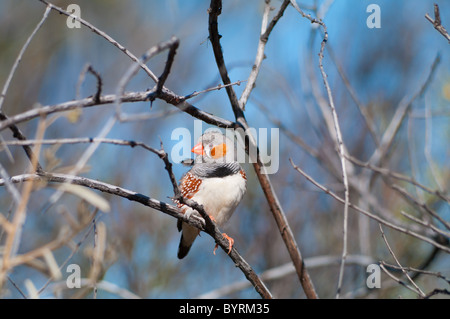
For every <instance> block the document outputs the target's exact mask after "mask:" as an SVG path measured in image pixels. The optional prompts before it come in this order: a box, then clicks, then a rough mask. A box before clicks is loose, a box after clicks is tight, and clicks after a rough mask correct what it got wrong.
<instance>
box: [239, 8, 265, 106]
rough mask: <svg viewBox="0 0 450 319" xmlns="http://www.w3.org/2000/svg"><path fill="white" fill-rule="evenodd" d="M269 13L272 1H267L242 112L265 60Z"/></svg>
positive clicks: (243, 99)
mask: <svg viewBox="0 0 450 319" xmlns="http://www.w3.org/2000/svg"><path fill="white" fill-rule="evenodd" d="M269 13H270V0H266V5H265V7H264V13H263V18H262V23H261V37H260V38H259V43H258V48H257V50H256V57H255V63H254V64H253V67H252V71H251V72H250V75H249V77H248V80H247V84H246V86H245V88H244V91H243V92H242V95H241V97H240V99H239V105H240V107H241V109H242V110H244V111H245V105H246V104H247V101H248V98H249V97H250V93H251V92H252V90H253V88H254V87H255V83H256V79H257V77H258V74H259V70H260V68H261V64H262V62H263V60H264V49H265V48H266V43H267V39H268V38H267V37H264V38H263V37H262V36H263V35H264V34H265V32H266V29H267V23H268V21H269Z"/></svg>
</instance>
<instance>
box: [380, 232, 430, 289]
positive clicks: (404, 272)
mask: <svg viewBox="0 0 450 319" xmlns="http://www.w3.org/2000/svg"><path fill="white" fill-rule="evenodd" d="M378 226H379V227H380V232H381V237H382V238H383V240H384V243H385V244H386V247H387V249H388V250H389V253H390V254H391V256H392V258H394V260H395V262H396V263H397V265H398V266H399V267H400V269H401V270H402V272H403V274H404V275H405V276H406V278H408V280H409V281H410V282H411V284H412V285H413V286H414V287H415V288H416V290H417V291H418V292H419V295H420V296H421V297H424V296H425V294H424V292H423V291H422V290H421V289H420V288H419V286H417V284H416V283H415V282H414V280H412V279H411V277H410V276H409V274H408V272H406V270H405V269H403V267H402V265H401V264H400V262H399V261H398V259H397V256H395V254H394V252H393V250H392V248H391V246H390V245H389V243H388V241H387V238H386V235H385V234H384V231H383V227H381V224H378Z"/></svg>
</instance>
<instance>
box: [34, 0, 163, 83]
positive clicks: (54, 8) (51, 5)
mask: <svg viewBox="0 0 450 319" xmlns="http://www.w3.org/2000/svg"><path fill="white" fill-rule="evenodd" d="M39 1H40V2H42V3H44V4H46V5H47V6H49V7H50V8H51V9H52V10H54V11H57V12H59V13H61V14H64V15H66V16H68V17H70V18H72V19H75V20H76V21H78V22H80V23H81V24H82V25H84V26H85V27H87V28H88V29H90V30H91V31H92V32H94V33H96V34H98V35H99V36H101V37H102V38H104V39H105V40H106V41H108V42H109V43H111V44H112V45H114V46H115V47H116V48H118V49H119V50H120V51H122V52H123V53H125V55H127V56H128V57H129V58H130V59H131V60H133V61H134V62H138V63H139V66H140V67H141V68H142V69H143V70H144V71H145V72H146V73H147V74H148V76H150V78H151V79H152V80H153V81H155V83H157V82H158V77H157V76H156V75H155V74H154V73H153V72H152V71H151V70H150V69H149V68H148V67H147V66H146V65H145V64H143V63H140V62H139V59H138V58H137V57H136V56H135V55H134V54H133V53H131V52H130V51H129V50H128V49H127V48H126V47H124V46H123V45H121V44H120V43H119V42H117V41H116V40H114V39H113V38H112V37H111V36H109V35H108V34H106V33H105V32H103V31H102V30H100V29H98V28H96V27H95V26H94V25H92V24H91V23H89V22H87V21H86V20H84V19H82V18H81V17H78V16H75V15H73V14H72V13H70V12H67V11H66V10H64V9H62V8H60V7H58V6H55V5H54V4H52V3H50V2H48V1H45V0H39Z"/></svg>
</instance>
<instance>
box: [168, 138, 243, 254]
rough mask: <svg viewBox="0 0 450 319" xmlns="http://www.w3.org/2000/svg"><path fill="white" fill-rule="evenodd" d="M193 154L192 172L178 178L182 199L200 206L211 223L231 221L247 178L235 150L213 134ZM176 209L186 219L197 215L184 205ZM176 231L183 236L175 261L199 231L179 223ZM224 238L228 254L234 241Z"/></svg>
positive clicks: (199, 141)
mask: <svg viewBox="0 0 450 319" xmlns="http://www.w3.org/2000/svg"><path fill="white" fill-rule="evenodd" d="M192 152H193V153H195V154H197V155H196V157H195V159H194V164H193V166H192V168H191V169H190V170H189V171H188V172H187V173H186V174H185V175H184V176H183V177H182V178H181V181H180V185H179V187H180V190H181V195H182V196H183V197H185V198H188V199H191V200H193V201H195V202H197V203H198V204H200V205H203V208H204V209H205V211H206V213H208V215H209V217H210V218H211V220H213V221H214V222H216V223H217V225H218V226H222V225H223V224H225V223H226V222H227V221H228V220H229V219H230V217H231V215H232V214H233V212H234V210H235V209H236V207H237V205H238V204H239V202H240V201H241V200H242V197H243V196H244V194H245V191H246V184H247V177H246V175H245V172H244V170H243V169H242V167H241V166H240V165H239V163H238V162H237V154H236V147H235V145H234V143H233V141H232V140H230V139H229V138H228V137H226V136H225V135H223V134H222V133H221V132H218V131H212V132H207V133H205V134H203V135H202V136H201V137H200V138H199V140H198V142H197V144H196V145H195V146H194V148H193V149H192ZM178 206H179V207H180V208H181V209H182V211H183V213H184V214H187V216H190V215H191V214H192V213H194V212H195V213H197V211H195V210H194V209H192V208H190V207H188V206H186V205H183V204H180V203H178ZM177 227H178V231H181V232H182V233H181V240H180V245H179V246H178V258H179V259H182V258H184V257H185V256H186V255H187V253H188V252H189V249H190V248H191V246H192V244H193V243H194V240H195V238H197V235H199V233H200V231H199V230H198V229H197V228H195V227H192V226H190V225H188V224H186V223H183V222H182V221H181V220H178V223H177ZM223 236H224V237H225V238H227V239H228V242H229V251H228V253H230V252H231V248H232V246H233V244H234V240H233V239H232V238H231V237H229V236H228V235H227V234H225V233H224V234H223ZM216 248H217V246H216ZM214 253H215V249H214Z"/></svg>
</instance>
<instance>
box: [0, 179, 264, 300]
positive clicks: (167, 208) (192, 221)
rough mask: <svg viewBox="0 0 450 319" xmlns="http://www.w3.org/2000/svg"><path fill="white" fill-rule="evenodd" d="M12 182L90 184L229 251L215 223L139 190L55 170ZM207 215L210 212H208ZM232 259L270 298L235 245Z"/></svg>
mask: <svg viewBox="0 0 450 319" xmlns="http://www.w3.org/2000/svg"><path fill="white" fill-rule="evenodd" d="M10 181H11V182H12V183H21V182H26V181H46V182H53V183H71V184H75V185H80V186H84V187H88V188H91V189H95V190H99V191H101V192H104V193H108V194H112V195H116V196H119V197H122V198H126V199H128V200H130V201H135V202H138V203H140V204H142V205H144V206H147V207H150V208H153V209H156V210H158V211H160V212H162V213H165V214H168V215H170V216H172V217H175V218H177V219H180V220H182V221H183V222H185V223H187V224H189V225H191V226H193V227H196V228H198V229H199V230H201V231H204V232H206V233H208V234H209V235H210V236H211V237H213V238H214V240H215V241H216V243H217V244H219V245H220V247H221V248H222V249H223V250H224V251H228V241H227V240H226V239H224V238H223V236H222V233H221V232H220V230H219V229H218V228H217V226H215V228H214V229H213V230H211V229H208V225H206V224H205V221H203V220H202V219H198V218H196V217H193V218H192V216H195V215H191V218H186V216H185V215H184V214H183V213H182V212H181V211H180V209H179V208H178V207H176V206H173V205H170V204H167V203H164V202H161V201H159V200H156V199H153V198H150V197H148V196H145V195H143V194H139V193H136V192H133V191H131V190H128V189H125V188H122V187H119V186H116V185H111V184H108V183H104V182H100V181H97V180H93V179H90V178H86V177H80V176H73V175H67V174H56V173H55V174H54V173H45V174H44V175H38V174H23V175H18V176H13V177H11V179H10ZM4 183H5V181H4V180H2V179H0V186H2V185H4ZM185 202H186V204H187V205H189V206H192V207H193V208H195V209H196V210H197V211H199V212H200V213H202V212H203V213H204V214H206V212H205V211H204V209H203V207H202V206H201V205H199V204H197V203H195V202H194V201H191V200H185ZM206 216H207V215H206ZM229 256H230V258H231V259H232V260H233V262H234V263H235V265H236V266H237V267H239V269H241V271H242V272H243V273H244V275H245V277H246V278H247V279H248V280H249V281H250V282H251V283H252V285H253V286H254V287H255V289H256V291H257V292H258V293H259V294H260V295H261V297H263V298H271V295H270V292H269V291H268V290H267V288H266V287H265V285H264V283H263V282H262V281H261V280H260V279H259V277H258V276H257V275H256V273H255V272H254V271H253V269H252V268H251V267H250V265H249V264H248V263H247V262H246V261H245V260H244V259H243V258H242V256H241V255H240V254H239V253H238V251H237V250H236V248H234V247H233V249H232V250H231V252H230V254H229Z"/></svg>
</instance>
